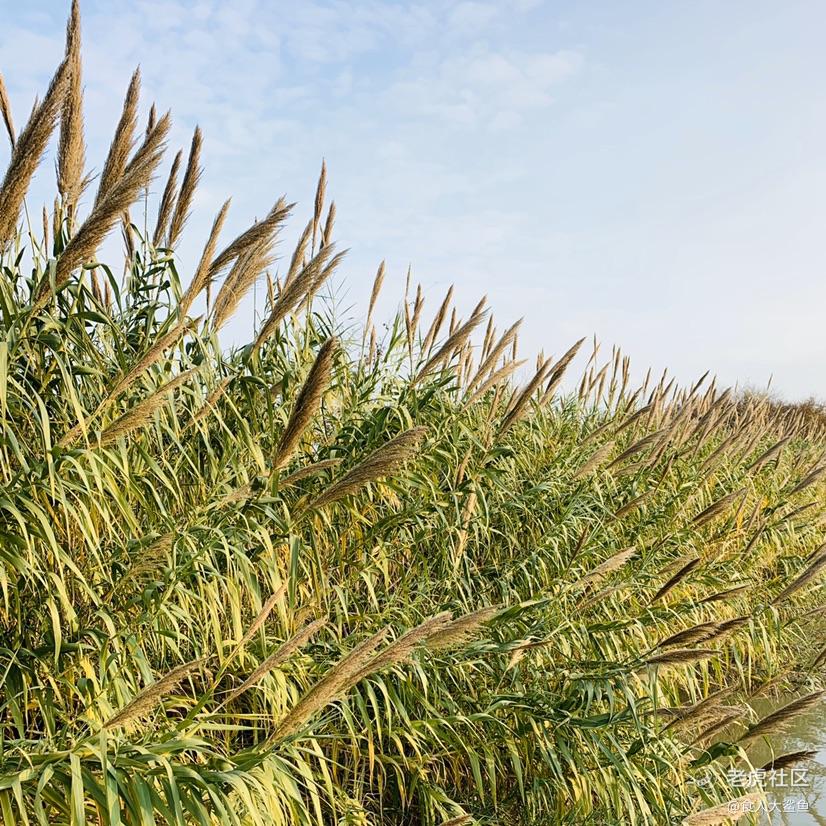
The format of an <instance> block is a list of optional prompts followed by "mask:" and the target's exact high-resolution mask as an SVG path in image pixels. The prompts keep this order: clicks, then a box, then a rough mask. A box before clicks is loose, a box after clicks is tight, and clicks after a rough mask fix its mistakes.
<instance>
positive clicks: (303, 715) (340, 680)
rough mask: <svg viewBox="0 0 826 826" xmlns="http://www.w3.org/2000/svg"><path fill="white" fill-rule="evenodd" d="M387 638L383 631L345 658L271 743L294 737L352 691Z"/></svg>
mask: <svg viewBox="0 0 826 826" xmlns="http://www.w3.org/2000/svg"><path fill="white" fill-rule="evenodd" d="M386 636H387V629H386V628H383V629H381V630H380V631H378V632H377V633H375V634H373V635H372V636H371V637H368V638H367V639H366V640H364V641H363V642H361V643H359V644H358V645H357V646H355V647H354V648H353V649H352V650H351V651H350V652H349V653H348V654H346V655H345V656H344V657H342V658H341V659H340V660H339V661H338V663H336V665H334V666H333V667H332V668H331V669H329V670H328V671H327V673H326V674H325V675H324V676H323V677H322V678H321V679H320V680H319V681H318V682H317V683H316V684H315V685H314V686H313V687H312V688H311V689H310V690H309V691H308V692H307V694H305V695H304V696H303V697H302V698H301V699H300V700H299V701H298V703H297V704H296V705H295V707H294V708H293V709H292V710H291V711H290V712H289V713H288V714H287V716H286V717H285V718H284V719H283V720H282V721H281V722H280V723H279V725H278V727H277V728H276V730H275V732H273V735H272V737H271V738H270V742H272V741H278V740H283V739H285V738H287V737H290V736H292V735H293V734H295V733H296V732H297V731H298V730H299V729H300V728H301V727H302V726H303V725H304V724H305V723H306V722H307V721H308V720H309V719H310V718H311V717H313V716H314V715H315V714H316V713H317V712H318V711H321V709H323V708H324V707H325V706H326V705H328V704H329V703H331V702H333V700H335V699H336V698H337V697H339V696H340V695H341V694H343V693H345V692H346V691H347V690H348V689H350V688H352V686H353V685H354V684H355V683H356V681H357V677H358V676H359V674H361V671H362V669H363V668H364V666H365V665H366V664H367V663H368V662H369V661H370V660H371V659H372V657H373V654H374V653H375V651H376V649H377V648H378V647H379V646H380V645H381V644H382V642H383V641H384V639H385V637H386Z"/></svg>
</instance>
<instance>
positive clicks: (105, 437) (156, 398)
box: [100, 369, 197, 447]
mask: <svg viewBox="0 0 826 826" xmlns="http://www.w3.org/2000/svg"><path fill="white" fill-rule="evenodd" d="M196 372H197V370H195V369H191V370H186V371H185V372H183V373H181V374H180V375H178V376H176V377H175V378H174V379H172V380H170V381H168V382H166V384H163V385H162V386H161V387H159V388H158V389H157V390H156V391H155V392H154V393H152V394H151V395H149V396H147V397H146V398H145V399H143V400H142V401H139V402H138V403H137V404H135V405H134V406H133V407H132V408H130V409H129V410H127V411H126V413H124V414H123V415H122V416H121V417H120V418H119V419H117V420H115V421H114V422H112V424H110V425H109V426H108V427H107V428H106V429H105V430H104V431H103V432H102V433H101V434H100V444H101V445H102V446H103V447H106V446H107V445H110V444H112V442H114V441H116V440H117V439H119V438H120V437H121V436H126V435H128V434H129V433H131V432H132V431H133V430H137V429H138V428H141V427H144V426H145V425H146V424H147V423H148V422H149V420H150V419H151V418H152V416H153V414H154V413H155V411H156V410H158V409H159V408H160V407H161V405H163V404H164V402H165V401H166V400H167V398H168V397H169V395H170V394H171V393H174V392H175V391H176V390H177V389H178V388H179V387H181V386H182V385H183V384H185V383H186V382H187V381H189V379H190V378H192V376H193V375H194V374H195V373H196Z"/></svg>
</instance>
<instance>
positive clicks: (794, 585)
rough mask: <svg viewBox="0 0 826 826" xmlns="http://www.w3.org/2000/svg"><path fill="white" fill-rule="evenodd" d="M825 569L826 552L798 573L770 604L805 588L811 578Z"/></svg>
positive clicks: (781, 600) (775, 603) (776, 602)
mask: <svg viewBox="0 0 826 826" xmlns="http://www.w3.org/2000/svg"><path fill="white" fill-rule="evenodd" d="M824 569H826V554H823V556H821V557H818V558H816V559H815V560H814V562H812V564H811V565H809V567H808V568H806V570H805V571H804V572H803V573H802V574H800V576H799V577H797V579H795V580H794V581H793V582H791V583H790V584H789V585H787V586H786V587H785V588H784V589H783V590H782V591H781V592H780V593H779V594H778V595H777V596H776V597H775V598H774V599H773V600H772V604H774V605H777V604H778V603H779V602H783V600H785V599H788V598H789V597H790V596H791V595H792V594H793V593H795V591H799V590H800V589H801V588H805V587H806V585H808V584H809V583H810V582H811V581H812V580H813V579H816V578H817V577H818V576H819V575H820V574H821V573H822V572H823V570H824Z"/></svg>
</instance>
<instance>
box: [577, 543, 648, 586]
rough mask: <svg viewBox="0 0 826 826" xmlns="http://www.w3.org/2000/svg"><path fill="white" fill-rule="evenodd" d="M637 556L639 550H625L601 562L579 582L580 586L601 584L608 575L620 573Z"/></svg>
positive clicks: (631, 548)
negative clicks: (593, 583)
mask: <svg viewBox="0 0 826 826" xmlns="http://www.w3.org/2000/svg"><path fill="white" fill-rule="evenodd" d="M636 555H637V549H636V548H635V547H630V548H625V549H624V550H622V551H619V552H618V553H615V554H614V555H613V556H609V557H608V559H606V560H605V561H604V562H601V563H600V564H599V565H597V567H596V568H594V569H593V570H592V571H589V572H588V573H587V574H585V576H583V577H582V578H581V579H580V580H579V582H578V584H579V585H584V584H586V583H591V582H599V580H601V579H604V578H605V577H606V576H608V574H611V573H613V572H614V571H618V570H619V569H620V568H622V567H623V566H625V565H627V564H628V563H629V562H630V561H631V560H632V559H633V558H634V557H635V556H636Z"/></svg>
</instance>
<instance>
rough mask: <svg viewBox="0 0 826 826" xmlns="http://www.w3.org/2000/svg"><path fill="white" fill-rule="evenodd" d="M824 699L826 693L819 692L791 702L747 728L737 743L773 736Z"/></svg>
mask: <svg viewBox="0 0 826 826" xmlns="http://www.w3.org/2000/svg"><path fill="white" fill-rule="evenodd" d="M824 697H826V691H824V690H821V691H814V692H812V693H811V694H806V695H805V696H803V697H798V699H796V700H792V701H791V702H790V703H787V704H786V705H784V706H783V707H782V708H779V709H777V711H774V712H772V713H771V714H769V715H767V716H766V717H764V718H763V719H762V720H760V721H759V722H757V723H754V724H753V725H751V726H749V728H748V729H747V731H746V732H745V734H743V735H742V736H741V737H740V739H739V740H738V741H737V742H742V741H744V740H752V739H754V738H755V737H760V736H761V735H763V736H765V735H766V734H774V733H776V732H778V731H782V730H783V729H784V728H785V727H786V725H787V724H788V723H789V722H790V721H791V720H792V719H793V718H795V717H797V716H798V715H799V714H803V713H805V712H807V711H809V710H811V709H813V708H815V707H816V706H817V705H818V704H819V703H820V702H821V700H822V699H823V698H824Z"/></svg>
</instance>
